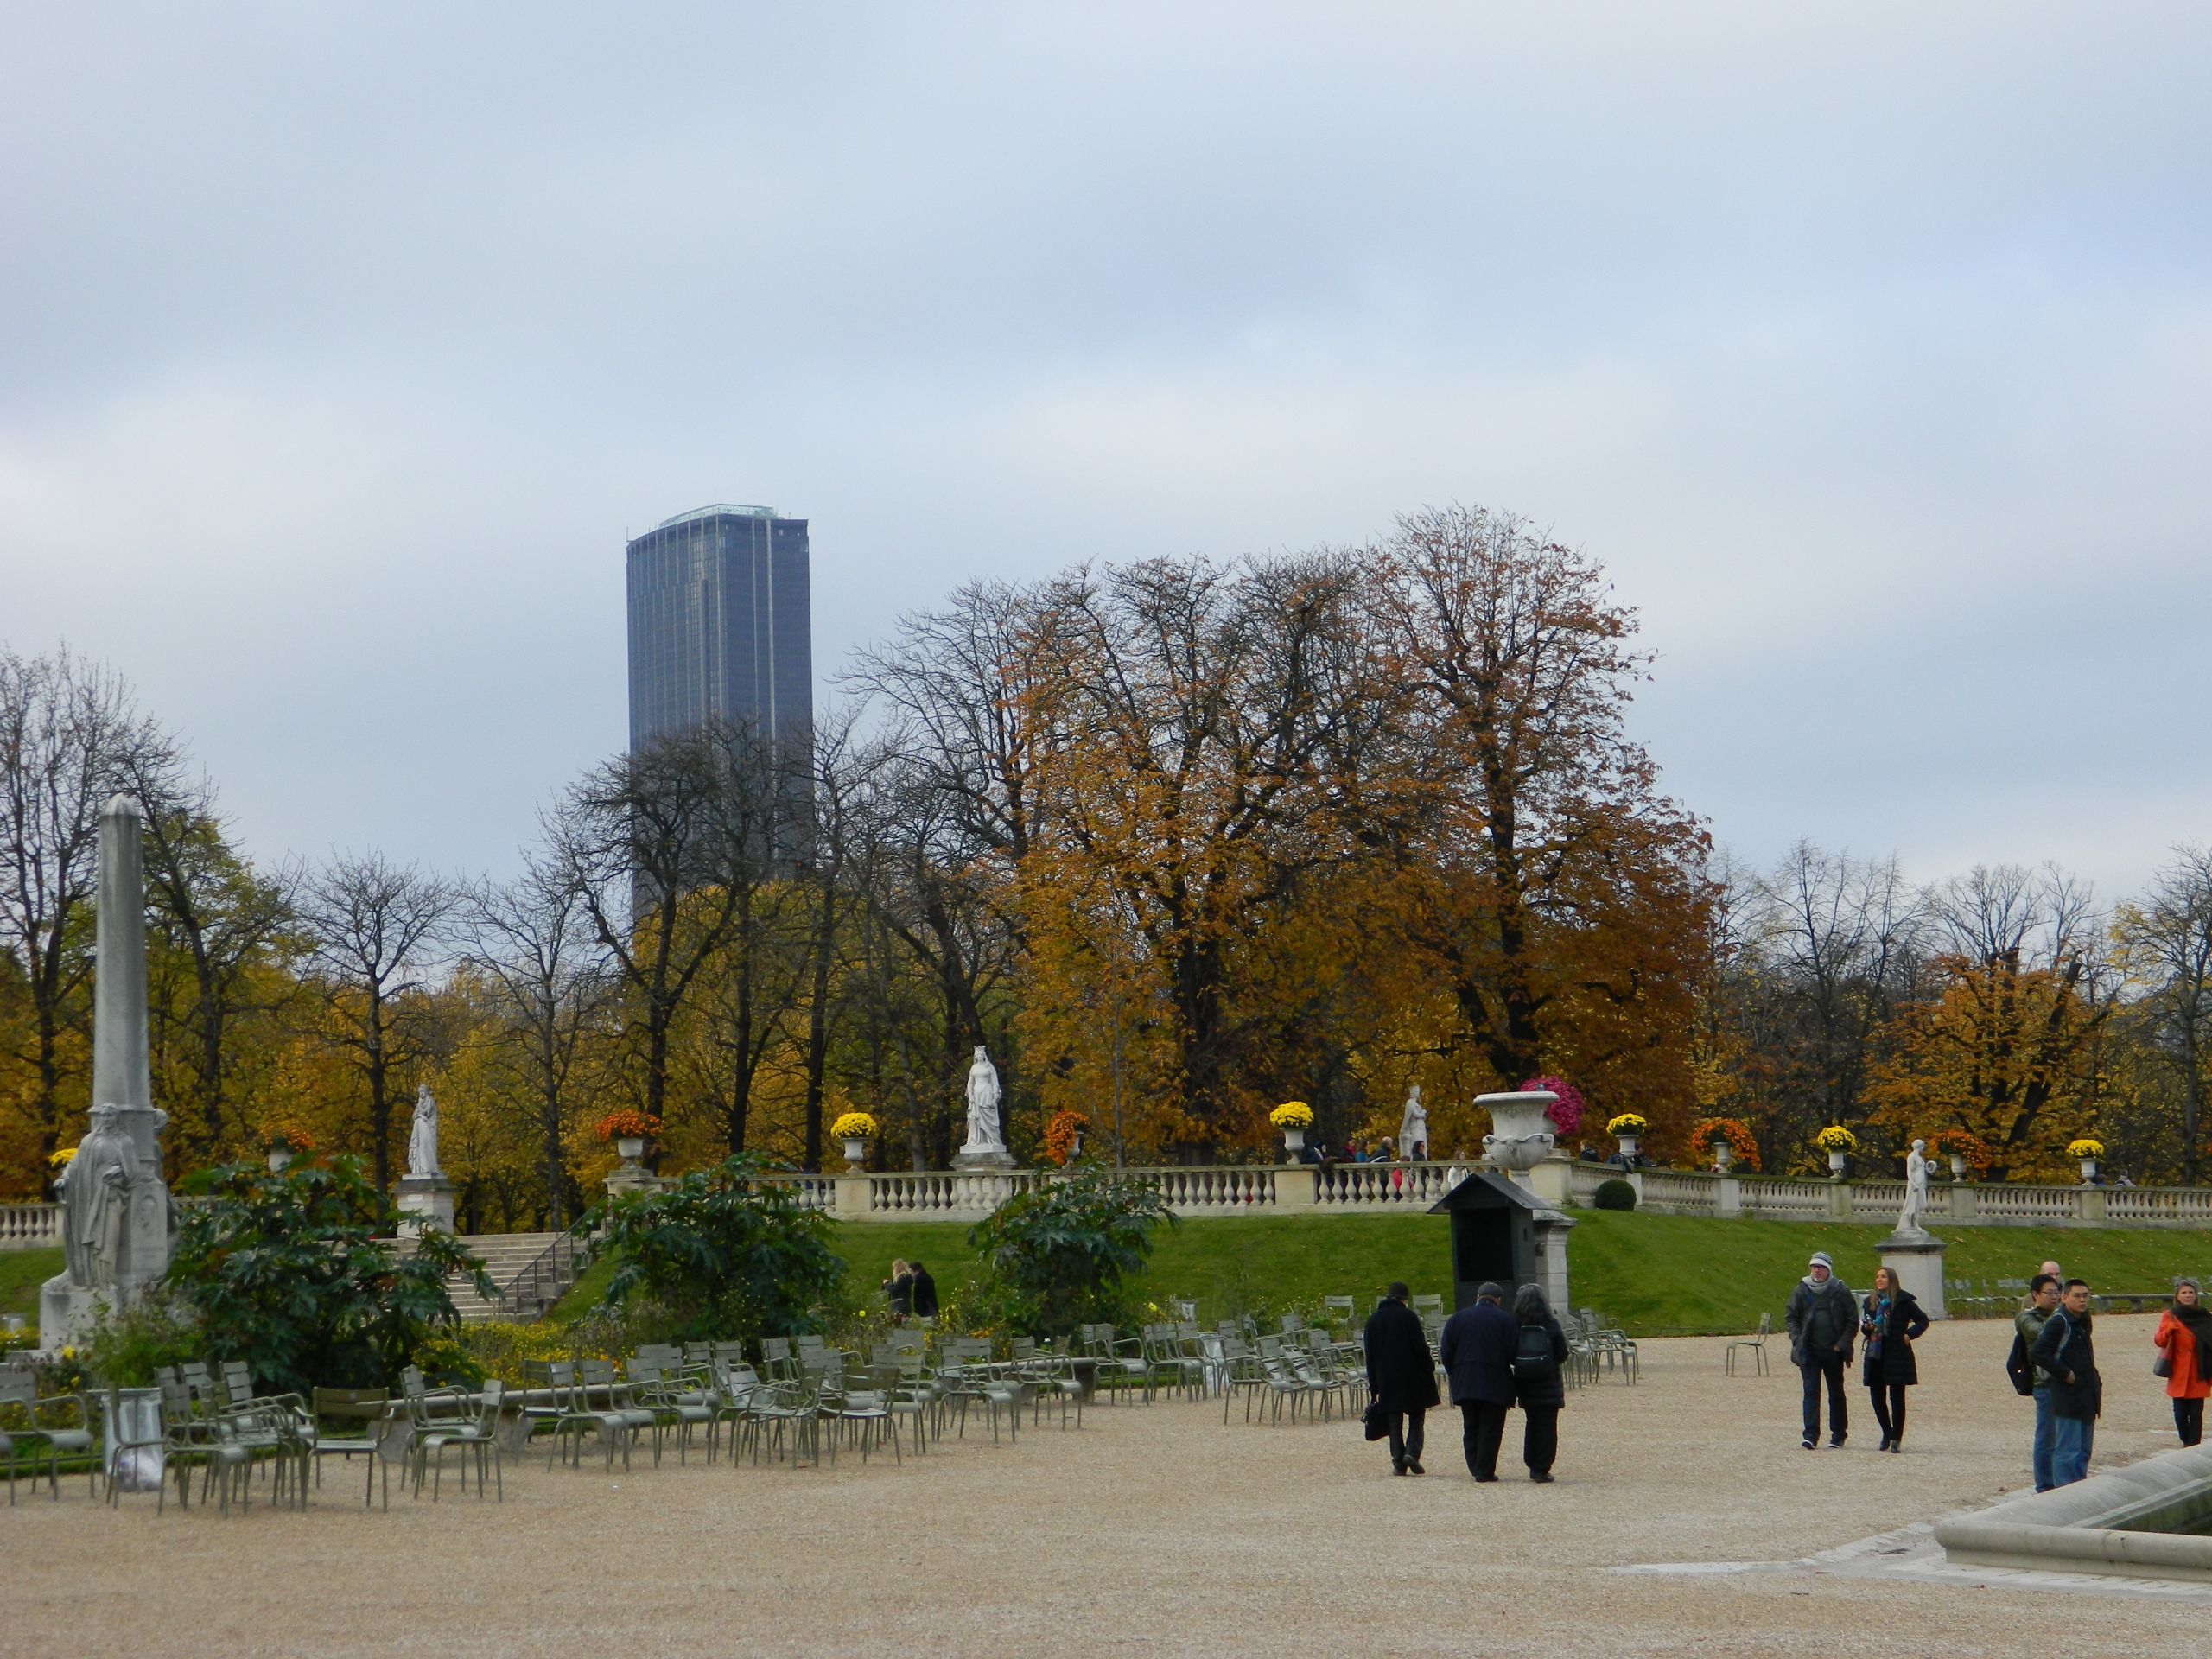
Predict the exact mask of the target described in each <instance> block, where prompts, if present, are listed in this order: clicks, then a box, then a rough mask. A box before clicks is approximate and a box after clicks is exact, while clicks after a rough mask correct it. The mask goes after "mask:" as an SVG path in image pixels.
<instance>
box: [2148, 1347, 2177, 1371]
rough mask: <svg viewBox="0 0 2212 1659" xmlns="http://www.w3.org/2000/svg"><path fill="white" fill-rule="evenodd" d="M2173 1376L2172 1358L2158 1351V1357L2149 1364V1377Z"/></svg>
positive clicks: (2170, 1355)
mask: <svg viewBox="0 0 2212 1659" xmlns="http://www.w3.org/2000/svg"><path fill="white" fill-rule="evenodd" d="M2173 1374H2174V1357H2173V1355H2172V1354H2171V1353H2170V1352H2167V1351H2164V1350H2163V1349H2162V1350H2160V1351H2159V1353H2158V1357H2157V1358H2156V1359H2154V1360H2152V1362H2151V1375H2152V1376H2172V1375H2173Z"/></svg>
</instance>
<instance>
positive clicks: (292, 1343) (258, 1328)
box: [164, 1158, 492, 1392]
mask: <svg viewBox="0 0 2212 1659" xmlns="http://www.w3.org/2000/svg"><path fill="white" fill-rule="evenodd" d="M184 1185H185V1189H186V1191H188V1192H195V1193H199V1194H201V1195H203V1196H205V1197H206V1198H208V1199H209V1200H210V1202H208V1203H207V1204H200V1205H192V1206H190V1207H189V1208H188V1209H186V1210H185V1211H183V1212H182V1214H181V1217H179V1220H178V1224H177V1233H176V1249H175V1253H174V1254H173V1255H171V1257H170V1260H169V1270H168V1277H167V1279H166V1280H165V1281H164V1282H165V1283H166V1284H167V1286H168V1289H169V1291H170V1293H171V1294H172V1295H173V1297H174V1298H175V1300H177V1301H178V1302H179V1303H181V1304H182V1305H183V1306H185V1307H187V1308H188V1309H189V1310H190V1313H191V1316H192V1317H193V1318H194V1319H196V1320H197V1322H198V1324H199V1326H200V1332H201V1335H202V1338H203V1340H202V1342H201V1344H200V1353H201V1354H202V1355H203V1356H204V1357H207V1358H210V1359H216V1360H243V1361H245V1363H246V1365H247V1366H248V1367H249V1368H250V1369H251V1370H252V1372H253V1376H254V1381H255V1382H256V1383H260V1384H265V1385H267V1386H270V1387H271V1388H274V1389H278V1390H289V1391H298V1392H304V1391H306V1390H307V1389H310V1388H313V1387H315V1386H317V1385H318V1384H320V1385H321V1386H324V1387H328V1388H391V1387H393V1386H395V1385H396V1384H397V1382H398V1379H399V1374H400V1372H401V1371H402V1370H404V1369H405V1368H406V1367H408V1366H409V1365H412V1364H416V1363H420V1362H421V1361H422V1360H423V1358H425V1357H429V1358H430V1359H431V1360H432V1361H433V1362H434V1363H435V1361H436V1360H437V1358H438V1357H439V1356H438V1353H437V1351H435V1343H436V1341H437V1339H438V1338H439V1337H440V1336H441V1334H442V1333H448V1334H449V1333H450V1332H451V1329H452V1328H453V1327H454V1325H457V1324H458V1323H459V1316H458V1315H456V1314H455V1313H454V1306H453V1301H452V1299H451V1298H450V1297H448V1295H447V1294H446V1275H447V1274H449V1273H468V1274H474V1276H475V1278H476V1281H477V1284H478V1286H479V1287H480V1289H482V1290H483V1291H484V1292H485V1293H486V1294H487V1295H488V1294H492V1283H491V1281H490V1280H488V1279H486V1278H485V1277H484V1275H483V1266H484V1264H483V1263H482V1262H480V1261H479V1260H478V1259H477V1258H476V1257H475V1256H474V1255H470V1254H469V1253H468V1252H467V1250H466V1249H463V1248H462V1247H461V1245H460V1243H457V1242H456V1241H455V1240H454V1239H453V1238H452V1237H451V1236H448V1235H447V1234H444V1233H438V1232H429V1233H425V1234H423V1236H422V1238H421V1240H420V1241H419V1243H418V1244H417V1246H416V1249H415V1250H414V1252H413V1253H412V1254H411V1255H403V1254H402V1253H401V1252H400V1250H399V1249H398V1248H397V1246H396V1244H395V1243H393V1235H394V1234H396V1233H397V1231H398V1225H399V1217H398V1215H397V1212H396V1211H394V1210H393V1209H392V1207H391V1204H390V1203H389V1202H388V1201H387V1200H386V1199H385V1195H384V1194H383V1193H382V1192H379V1191H378V1189H377V1188H376V1186H375V1185H373V1184H372V1183H371V1182H370V1180H369V1179H368V1178H367V1177H365V1175H364V1174H363V1173H361V1165H360V1160H359V1159H356V1158H334V1159H331V1160H327V1161H324V1160H315V1161H314V1162H311V1163H310V1162H299V1163H295V1164H294V1165H293V1166H291V1167H290V1168H289V1169H288V1170H286V1171H284V1172H283V1173H281V1174H279V1173H273V1172H271V1171H270V1169H268V1168H267V1167H266V1166H264V1165H261V1164H257V1163H256V1164H229V1165H224V1166H219V1167H217V1168H214V1169H204V1170H201V1171H200V1173H197V1174H196V1175H194V1176H192V1177H190V1178H189V1179H188V1180H187V1181H186V1182H185V1183H184ZM425 1370H426V1371H427V1370H429V1367H425Z"/></svg>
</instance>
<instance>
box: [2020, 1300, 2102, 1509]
mask: <svg viewBox="0 0 2212 1659" xmlns="http://www.w3.org/2000/svg"><path fill="white" fill-rule="evenodd" d="M2091 1324H2092V1321H2091V1320H2090V1318H2089V1287H2088V1281H2085V1280H2081V1279H2069V1280H2068V1281H2066V1292H2065V1294H2064V1295H2063V1296H2061V1297H2060V1298H2059V1300H2058V1311H2057V1312H2056V1313H2053V1314H2052V1315H2051V1316H2050V1319H2046V1320H2045V1321H2044V1327H2043V1333H2042V1334H2041V1335H2040V1336H2038V1337H2037V1338H2036V1344H2035V1346H2034V1347H2033V1348H2031V1349H2030V1350H2029V1351H2028V1357H2029V1358H2030V1359H2031V1360H2032V1361H2033V1362H2034V1363H2036V1364H2037V1365H2038V1366H2040V1367H2041V1368H2042V1369H2043V1370H2045V1371H2048V1372H2050V1376H2051V1383H2050V1410H2051V1415H2052V1416H2053V1418H2055V1419H2056V1421H2055V1422H2054V1423H2053V1424H2052V1431H2053V1433H2052V1437H2051V1448H2050V1459H2051V1471H2050V1475H2051V1482H2052V1484H2054V1485H2058V1486H2071V1485H2072V1484H2074V1483H2075V1481H2077V1480H2081V1479H2082V1478H2085V1477H2086V1476H2087V1475H2088V1472H2089V1454H2090V1452H2091V1451H2092V1449H2093V1448H2094V1444H2095V1440H2096V1433H2097V1416H2098V1414H2099V1413H2100V1412H2101V1411H2102V1410H2103V1408H2104V1379H2103V1378H2102V1377H2101V1376H2098V1375H2097V1350H2096V1344H2095V1343H2094V1341H2093V1340H2092V1337H2091Z"/></svg>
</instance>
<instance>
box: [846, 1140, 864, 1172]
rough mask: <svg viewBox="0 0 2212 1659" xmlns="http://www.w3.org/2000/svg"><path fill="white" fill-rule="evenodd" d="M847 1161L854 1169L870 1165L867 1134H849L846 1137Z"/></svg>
mask: <svg viewBox="0 0 2212 1659" xmlns="http://www.w3.org/2000/svg"><path fill="white" fill-rule="evenodd" d="M845 1162H846V1163H847V1164H848V1165H849V1166H851V1167H852V1168H854V1169H862V1168H865V1167H866V1166H867V1165H868V1141H867V1138H866V1137H865V1136H862V1135H847V1136H846V1137H845Z"/></svg>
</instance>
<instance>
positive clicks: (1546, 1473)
mask: <svg viewBox="0 0 2212 1659" xmlns="http://www.w3.org/2000/svg"><path fill="white" fill-rule="evenodd" d="M1513 1321H1514V1324H1515V1325H1516V1326H1518V1327H1519V1328H1518V1331H1517V1333H1516V1337H1515V1339H1514V1344H1513V1400H1514V1403H1515V1404H1516V1405H1517V1406H1519V1407H1520V1408H1521V1415H1522V1430H1521V1460H1522V1462H1523V1463H1525V1464H1527V1465H1529V1479H1531V1480H1533V1481H1535V1482H1536V1483H1538V1484H1549V1482H1550V1480H1551V1478H1552V1464H1553V1463H1554V1461H1555V1460H1556V1459H1557V1458H1558V1457H1559V1414H1560V1410H1561V1409H1562V1408H1564V1407H1565V1406H1566V1404H1567V1376H1566V1373H1565V1372H1564V1371H1562V1370H1560V1367H1561V1366H1563V1365H1565V1364H1566V1363H1567V1332H1564V1331H1562V1330H1560V1328H1559V1321H1558V1320H1557V1319H1554V1318H1553V1317H1552V1305H1551V1303H1550V1302H1549V1301H1548V1300H1546V1298H1545V1296H1544V1293H1543V1291H1542V1290H1541V1288H1539V1287H1537V1286H1535V1285H1523V1286H1522V1287H1521V1290H1520V1294H1518V1295H1516V1296H1515V1297H1514V1299H1513Z"/></svg>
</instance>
